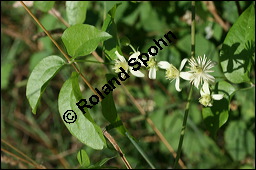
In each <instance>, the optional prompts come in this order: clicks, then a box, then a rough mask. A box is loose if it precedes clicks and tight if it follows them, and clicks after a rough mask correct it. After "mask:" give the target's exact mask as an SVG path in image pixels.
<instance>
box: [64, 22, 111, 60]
mask: <svg viewBox="0 0 256 170" xmlns="http://www.w3.org/2000/svg"><path fill="white" fill-rule="evenodd" d="M61 38H62V41H63V43H64V45H65V47H66V49H67V52H68V54H69V55H70V56H72V57H74V58H76V57H78V56H85V55H88V54H90V53H91V52H93V51H94V50H95V49H96V48H97V46H98V44H99V43H100V42H101V41H105V40H107V39H109V38H111V35H109V34H108V33H106V32H104V31H101V30H98V29H97V28H95V27H94V26H91V25H87V24H76V25H73V26H71V27H69V28H67V29H66V30H65V31H64V33H63V35H62V37H61Z"/></svg>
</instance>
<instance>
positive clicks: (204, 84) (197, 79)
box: [113, 51, 223, 107]
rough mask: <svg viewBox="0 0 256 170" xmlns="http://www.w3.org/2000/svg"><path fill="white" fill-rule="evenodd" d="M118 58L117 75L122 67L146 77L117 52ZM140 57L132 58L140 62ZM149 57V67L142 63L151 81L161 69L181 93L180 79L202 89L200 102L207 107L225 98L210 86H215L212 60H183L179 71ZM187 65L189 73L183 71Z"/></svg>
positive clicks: (132, 56)
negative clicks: (214, 92)
mask: <svg viewBox="0 0 256 170" xmlns="http://www.w3.org/2000/svg"><path fill="white" fill-rule="evenodd" d="M115 54H116V56H117V58H118V59H116V60H115V66H114V68H113V69H114V70H115V72H116V73H118V72H120V70H119V68H120V67H122V68H123V69H124V70H125V71H126V72H127V73H128V70H129V71H130V72H131V73H132V74H133V75H134V76H136V77H144V76H145V75H144V74H143V73H142V72H141V71H139V70H136V71H134V69H133V68H132V67H131V66H129V65H128V62H127V61H126V59H125V58H124V57H123V56H122V55H120V54H119V53H118V52H117V51H116V53H115ZM139 55H140V52H138V51H137V52H134V53H133V54H132V55H131V56H130V57H129V60H130V59H131V58H134V60H135V61H137V62H139V60H138V57H139ZM148 55H149V59H148V61H147V67H146V66H145V65H144V64H143V63H142V62H140V63H141V66H144V67H146V68H147V69H148V70H149V75H148V77H149V78H150V79H156V71H157V70H158V69H159V68H160V69H164V70H166V75H165V77H166V79H167V80H170V81H171V82H172V81H173V80H175V88H176V90H177V91H178V92H180V91H181V90H182V89H181V88H180V78H182V79H184V80H187V81H189V82H190V83H191V84H192V85H194V86H195V87H196V88H197V89H200V95H201V97H200V98H199V102H200V103H201V104H202V105H204V106H205V107H207V106H212V103H213V100H221V99H222V98H223V95H222V94H212V93H211V91H210V87H209V86H210V84H213V83H214V82H215V78H214V77H213V76H212V75H210V74H209V73H212V72H213V70H211V69H212V68H213V67H214V66H215V63H214V62H213V61H211V60H210V59H207V57H206V56H205V55H204V56H203V57H201V56H198V57H197V58H191V59H187V58H185V59H183V60H182V61H181V64H180V67H179V69H177V68H176V67H175V66H174V65H172V64H171V63H169V62H167V61H159V62H158V61H157V60H156V57H155V56H151V55H150V54H148ZM186 63H188V64H189V66H188V67H187V68H188V69H189V71H182V69H183V68H184V66H185V65H186Z"/></svg>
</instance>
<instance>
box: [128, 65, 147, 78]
mask: <svg viewBox="0 0 256 170" xmlns="http://www.w3.org/2000/svg"><path fill="white" fill-rule="evenodd" d="M129 70H130V72H131V73H132V74H133V75H134V76H136V77H144V76H145V75H144V74H143V73H142V72H141V71H140V70H137V71H134V70H133V69H132V67H129Z"/></svg>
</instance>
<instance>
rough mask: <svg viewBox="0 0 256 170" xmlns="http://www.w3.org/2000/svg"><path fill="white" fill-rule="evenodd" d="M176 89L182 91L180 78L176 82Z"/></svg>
mask: <svg viewBox="0 0 256 170" xmlns="http://www.w3.org/2000/svg"><path fill="white" fill-rule="evenodd" d="M175 88H176V90H177V91H181V89H180V78H179V77H178V78H176V82H175Z"/></svg>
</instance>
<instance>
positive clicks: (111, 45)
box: [102, 3, 120, 61]
mask: <svg viewBox="0 0 256 170" xmlns="http://www.w3.org/2000/svg"><path fill="white" fill-rule="evenodd" d="M119 5H120V3H119V4H115V5H114V6H113V8H112V9H111V10H109V12H108V14H107V16H106V19H105V20H104V23H103V26H102V31H106V32H107V33H109V34H110V35H112V36H113V38H111V39H109V40H107V41H105V42H104V44H103V45H104V52H105V54H106V56H107V58H108V59H109V60H110V61H111V60H114V59H116V55H115V51H117V48H118V46H120V43H119V39H118V37H117V28H116V23H115V21H114V18H115V13H116V9H117V7H118V6H119ZM118 51H119V50H118Z"/></svg>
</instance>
